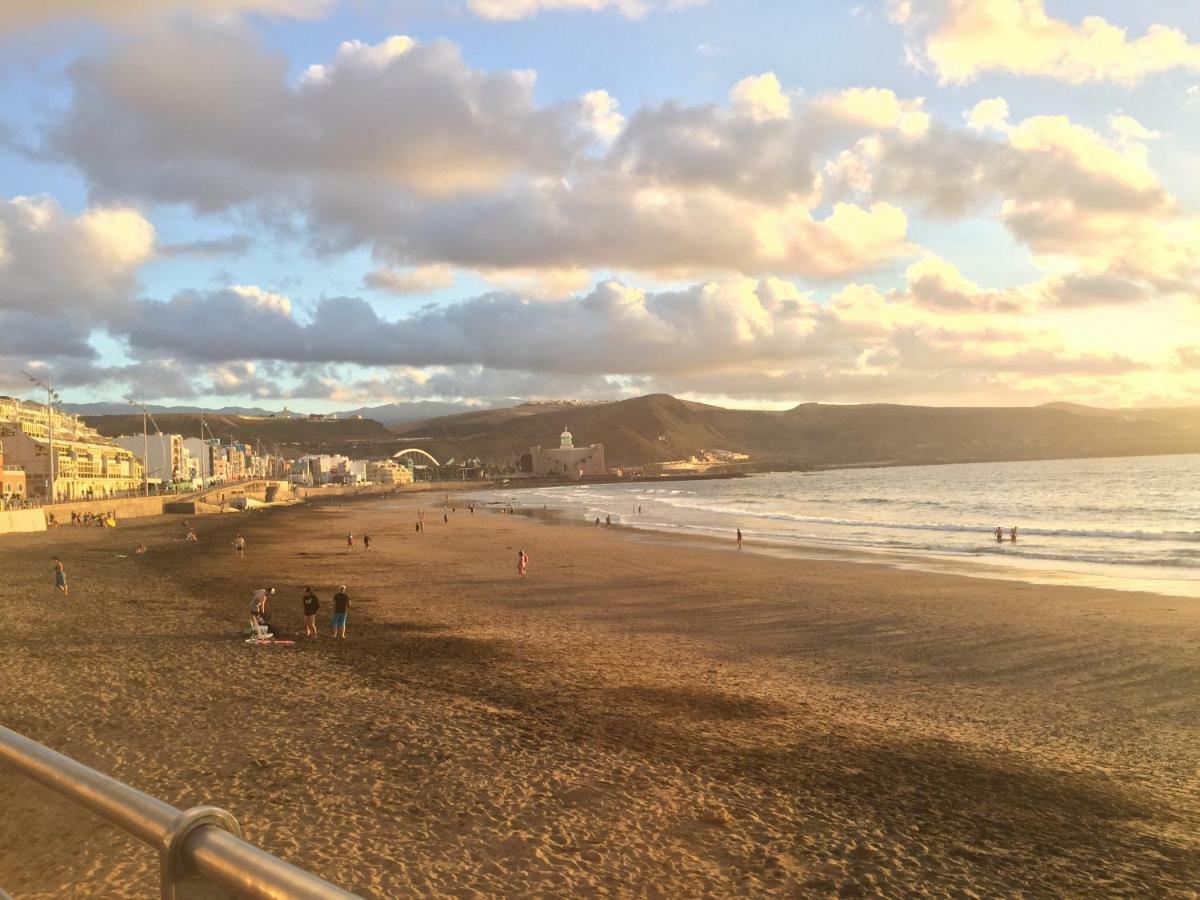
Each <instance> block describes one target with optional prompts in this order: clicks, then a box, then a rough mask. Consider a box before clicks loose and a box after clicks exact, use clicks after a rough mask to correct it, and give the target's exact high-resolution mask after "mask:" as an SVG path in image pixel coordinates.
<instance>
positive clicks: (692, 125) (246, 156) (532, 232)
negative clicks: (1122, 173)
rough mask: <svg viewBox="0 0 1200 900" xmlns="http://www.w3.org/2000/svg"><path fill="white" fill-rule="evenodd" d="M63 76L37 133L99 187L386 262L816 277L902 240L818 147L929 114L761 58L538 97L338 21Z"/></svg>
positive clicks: (530, 78)
mask: <svg viewBox="0 0 1200 900" xmlns="http://www.w3.org/2000/svg"><path fill="white" fill-rule="evenodd" d="M146 71H154V72H155V73H156V77H155V78H153V79H147V78H145V77H144V75H143V73H144V72H146ZM212 72H220V73H222V74H221V77H220V78H219V79H214V78H212V77H211V76H210V74H209V73H212ZM71 80H72V83H73V84H74V99H73V101H72V104H71V106H70V109H69V110H68V111H67V112H66V113H65V114H64V115H63V116H62V117H61V118H60V119H59V120H58V121H57V122H56V124H54V125H53V127H51V128H50V130H49V132H48V134H47V135H46V142H45V143H46V146H45V153H46V154H47V155H49V156H50V157H51V158H54V159H58V160H63V161H69V162H71V163H73V164H75V165H77V166H78V167H79V168H81V169H82V170H83V171H84V173H85V174H86V176H87V177H88V179H89V183H90V184H91V186H92V188H93V190H94V191H95V192H96V194H97V195H98V196H101V197H112V198H122V199H124V198H131V197H132V198H137V199H139V200H143V201H145V202H148V203H161V202H167V203H180V202H181V203H187V204H190V205H191V206H192V207H194V208H195V209H196V210H198V211H201V212H215V211H222V210H238V211H245V212H249V213H252V214H256V215H258V216H260V217H261V218H262V219H263V220H264V221H266V222H268V223H271V222H280V221H282V222H285V223H287V224H288V226H289V227H290V226H292V225H293V224H294V223H295V222H297V221H299V222H302V223H304V226H305V227H306V229H307V232H308V234H309V237H310V239H311V241H312V245H313V247H314V249H316V250H317V251H318V252H320V253H329V254H336V253H342V252H345V251H348V250H351V249H355V248H359V247H367V248H369V249H370V250H371V251H372V252H373V253H374V255H375V257H376V258H377V259H378V260H379V262H380V263H381V264H382V265H383V266H385V267H387V268H393V269H405V268H412V269H417V270H420V269H422V268H424V267H429V266H449V267H456V268H463V269H473V270H476V271H480V272H484V273H488V274H489V275H491V274H495V273H497V272H499V271H501V270H514V271H521V272H527V271H530V270H545V271H549V272H555V271H570V270H578V269H597V268H603V269H608V270H616V271H627V272H644V273H649V274H651V275H654V276H656V277H668V278H679V277H693V276H703V275H708V274H712V273H727V272H739V273H748V274H755V275H761V274H768V273H769V274H780V275H799V276H805V277H810V278H815V279H828V278H835V277H840V276H844V275H847V274H852V273H857V272H862V271H869V270H874V269H879V268H882V267H886V266H887V265H889V264H890V263H891V262H892V261H893V260H894V259H897V258H901V257H903V256H905V255H907V254H909V253H910V252H911V248H910V247H909V245H908V242H907V236H906V232H907V218H906V217H905V215H904V213H903V212H902V211H901V210H900V209H898V208H897V207H895V206H893V205H890V204H888V203H872V204H867V205H863V206H857V205H855V204H850V203H840V204H833V205H825V206H824V207H822V198H821V197H820V191H819V187H820V180H819V176H818V174H817V173H816V171H815V168H814V164H813V157H814V155H815V154H817V153H819V152H822V148H823V147H824V146H826V145H827V144H829V143H830V142H836V141H839V140H842V139H843V137H844V136H847V135H861V134H863V133H865V132H868V131H869V130H870V129H871V128H874V127H877V126H878V127H886V128H890V129H898V130H899V132H900V133H902V134H907V135H912V134H915V133H917V132H918V131H920V129H921V128H923V127H924V124H923V123H924V122H925V114H924V113H923V112H922V111H921V109H920V103H921V101H919V100H917V101H907V100H901V99H900V98H897V97H895V95H894V94H892V93H891V92H890V91H869V90H861V91H859V92H858V93H857V94H854V93H845V94H843V95H840V96H839V97H838V98H833V99H831V100H829V101H828V102H825V101H821V102H818V103H816V104H812V105H809V104H802V105H799V106H797V105H795V104H793V103H792V101H791V100H790V99H789V98H788V96H787V94H786V93H785V92H784V90H783V88H782V86H781V85H780V83H779V81H778V79H777V78H776V77H775V76H774V75H772V74H770V73H767V74H764V75H760V76H755V77H754V78H751V79H747V80H744V81H742V82H740V83H739V84H738V85H737V86H735V88H734V89H733V91H732V96H733V99H732V101H731V103H730V104H729V105H728V106H721V105H717V104H704V105H696V106H685V105H682V104H679V103H674V102H668V103H665V104H663V105H661V106H659V107H648V108H643V109H640V110H636V111H634V112H633V113H632V114H631V115H630V116H628V117H625V116H623V115H622V114H621V113H620V112H618V107H617V103H616V100H615V99H614V98H612V97H611V96H609V95H608V94H606V93H604V92H602V91H592V92H588V93H585V94H584V95H583V96H582V97H580V98H577V99H572V100H566V101H563V102H560V103H556V104H553V105H550V106H540V105H538V104H537V103H536V102H535V99H534V83H535V76H534V74H533V73H531V72H526V71H501V72H483V71H480V70H477V69H473V68H471V67H470V66H468V65H467V64H466V63H465V62H464V60H463V59H462V58H461V56H460V55H459V52H458V50H457V48H456V47H454V46H453V45H451V44H449V43H446V42H442V41H439V42H434V43H431V44H421V43H417V42H415V41H413V40H411V39H409V38H401V37H397V38H392V39H389V40H387V41H384V42H382V43H380V44H375V45H366V44H362V43H360V42H355V41H349V42H345V43H343V44H342V45H341V46H340V47H339V48H338V50H337V52H336V53H335V55H334V57H333V59H332V60H330V61H329V62H328V63H325V64H322V65H317V66H312V67H309V68H308V69H307V70H306V71H305V72H304V74H303V75H302V76H301V77H300V78H299V79H293V80H291V81H289V77H288V66H287V61H286V60H284V59H282V58H280V57H278V56H277V55H275V54H273V53H269V52H267V51H265V50H264V49H263V48H261V47H260V46H259V45H257V44H255V43H253V42H252V41H251V40H250V38H248V37H247V36H246V35H245V34H243V33H240V32H238V33H231V32H228V31H225V30H215V31H214V30H200V31H196V30H194V29H193V30H191V31H188V32H186V33H180V32H172V33H170V34H168V35H167V36H165V37H162V38H159V39H156V40H154V41H153V42H146V43H138V42H135V43H133V44H131V45H128V46H126V47H123V48H122V49H121V50H119V51H117V52H115V53H113V54H112V55H109V56H105V57H100V58H89V59H87V60H84V61H81V62H79V63H77V64H76V65H75V66H74V67H73V69H72V71H71ZM381 109H386V110H388V114H387V115H385V116H383V115H380V114H379V110H381ZM918 125H919V126H920V127H918Z"/></svg>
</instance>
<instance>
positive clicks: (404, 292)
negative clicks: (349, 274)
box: [363, 266, 454, 296]
mask: <svg viewBox="0 0 1200 900" xmlns="http://www.w3.org/2000/svg"><path fill="white" fill-rule="evenodd" d="M363 284H364V285H366V286H367V287H369V288H374V289H375V290H379V291H386V292H387V293H389V294H398V295H400V296H408V295H411V294H428V293H432V292H434V291H439V290H442V289H444V288H448V287H452V286H453V285H454V271H453V270H452V269H451V268H450V267H449V266H420V267H418V268H416V269H407V270H405V271H399V272H398V271H396V270H394V269H376V270H375V271H374V272H368V273H367V274H366V275H365V276H364V277H363Z"/></svg>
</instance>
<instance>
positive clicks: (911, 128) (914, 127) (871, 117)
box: [815, 88, 932, 138]
mask: <svg viewBox="0 0 1200 900" xmlns="http://www.w3.org/2000/svg"><path fill="white" fill-rule="evenodd" d="M815 105H816V106H817V108H818V109H822V110H825V111H826V112H829V113H830V114H832V115H834V116H838V117H840V118H843V119H845V120H846V121H849V122H856V123H858V124H860V125H865V126H867V127H868V128H873V129H876V130H879V131H897V132H899V133H900V134H902V135H904V136H905V137H910V138H917V137H920V136H921V135H923V134H925V133H926V132H927V131H929V126H930V124H931V123H932V119H931V117H930V115H929V113H927V112H926V111H925V110H924V106H925V98H924V97H917V98H916V99H913V100H904V99H901V98H900V97H897V96H896V94H895V92H893V91H891V90H888V89H887V88H847V89H846V90H843V91H839V92H837V93H835V94H829V95H827V96H825V97H820V98H818V99H817V101H816V104H815Z"/></svg>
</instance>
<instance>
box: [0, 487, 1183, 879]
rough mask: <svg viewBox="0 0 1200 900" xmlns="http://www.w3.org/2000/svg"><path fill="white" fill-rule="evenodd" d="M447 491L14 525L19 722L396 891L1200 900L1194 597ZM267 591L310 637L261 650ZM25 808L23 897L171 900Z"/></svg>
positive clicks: (53, 804) (84, 757)
mask: <svg viewBox="0 0 1200 900" xmlns="http://www.w3.org/2000/svg"><path fill="white" fill-rule="evenodd" d="M430 499H431V498H430V497H428V496H427V497H424V498H420V499H419V500H418V499H411V500H373V501H363V502H345V503H340V504H332V503H331V504H325V505H306V506H301V507H294V508H289V509H279V510H271V511H264V512H257V513H252V514H246V515H243V516H232V515H230V516H213V517H209V518H204V519H200V520H194V524H195V525H196V528H197V531H198V534H199V537H200V540H199V542H198V543H188V542H185V541H184V540H182V538H183V533H184V532H183V528H182V524H181V520H180V519H179V518H178V517H165V518H160V519H152V520H141V521H137V522H129V523H122V525H121V527H119V528H118V529H116V530H108V529H70V528H60V529H59V530H58V531H56V532H53V533H50V534H41V535H28V536H20V535H19V536H9V537H5V538H3V539H2V540H0V571H2V572H3V578H2V579H0V685H2V686H3V687H2V689H0V722H2V723H3V724H4V725H6V726H8V727H10V728H13V729H15V730H17V731H19V732H21V733H23V734H26V735H28V736H29V737H31V738H33V739H35V740H38V741H41V742H43V743H45V744H47V745H48V746H50V747H52V748H54V749H56V750H58V751H60V752H63V753H66V754H68V755H70V756H72V757H74V758H76V759H79V760H80V761H82V762H85V763H87V764H88V765H91V766H94V767H95V768H98V769H100V770H101V771H104V772H106V773H108V774H111V775H113V776H115V777H117V778H119V779H121V780H123V781H125V782H127V783H129V784H132V785H134V786H135V787H137V788H139V789H141V790H144V791H146V792H148V793H150V794H153V795H155V796H158V797H161V798H162V799H164V800H167V801H169V802H172V803H174V804H176V805H179V806H187V805H192V804H196V803H213V804H216V805H219V806H223V807H225V808H227V809H229V810H230V811H232V812H233V813H234V814H235V815H236V816H237V817H238V819H239V821H240V822H241V824H242V827H243V830H244V832H245V834H246V836H247V837H248V839H250V840H252V841H254V842H255V843H257V844H259V845H260V846H262V847H264V848H266V849H268V850H271V851H273V852H275V853H278V854H280V855H282V856H284V857H285V858H287V859H288V860H290V861H292V862H294V863H296V864H297V865H300V866H303V867H305V868H308V869H310V870H311V871H314V872H316V873H318V874H320V875H322V876H323V877H325V878H328V879H330V880H332V881H334V882H336V883H338V884H340V885H342V886H343V887H346V888H348V889H350V890H353V891H356V892H358V893H360V894H362V895H363V896H365V897H399V896H412V895H435V896H457V897H474V896H496V895H505V896H529V895H537V896H581V895H582V896H588V895H598V894H617V895H622V896H630V895H632V896H670V897H691V896H702V895H711V896H730V897H742V896H756V895H783V896H815V897H822V896H830V897H833V896H837V897H855V896H872V895H883V896H959V897H971V896H979V897H988V896H1014V895H1023V896H1031V897H1034V896H1036V897H1051V896H1053V897H1061V896H1076V897H1080V896H1088V897H1095V896H1112V897H1130V896H1178V897H1194V896H1196V887H1197V885H1200V791H1198V788H1200V699H1198V693H1200V692H1198V691H1197V686H1198V685H1200V605H1198V604H1196V603H1195V601H1191V600H1185V599H1179V598H1174V597H1163V596H1157V595H1153V594H1136V593H1125V592H1117V591H1102V590H1096V589H1087V588H1067V587H1051V586H1034V585H1029V584H1024V583H1021V582H1015V581H1013V582H1004V581H994V580H986V581H985V580H975V579H970V578H965V577H958V576H953V575H937V574H925V573H919V572H912V571H900V570H895V569H890V568H886V567H882V566H872V565H864V564H858V563H849V562H825V561H811V560H796V559H784V558H777V557H773V556H766V555H759V554H756V553H753V552H751V551H749V550H747V551H743V552H740V553H739V552H737V551H735V550H734V549H733V547H732V542H730V544H729V545H728V546H725V545H717V544H712V545H705V544H698V543H692V544H683V543H679V542H671V541H668V540H664V539H655V540H645V539H639V538H637V537H636V536H633V535H630V534H628V533H623V532H621V531H620V530H619V529H612V530H609V529H604V528H589V527H571V526H565V525H554V524H549V523H546V522H542V521H538V520H535V519H529V518H525V517H522V516H508V515H498V514H494V513H485V512H482V511H481V512H477V513H476V514H475V515H470V514H468V512H467V511H466V509H465V508H463V507H461V506H460V507H459V508H458V510H457V512H455V513H453V514H451V516H450V522H449V523H448V524H446V523H443V521H442V516H441V512H440V510H437V511H434V510H433V509H432V508H431V507H429V506H428V504H429V501H430ZM418 502H422V503H424V504H426V517H425V518H426V522H427V526H426V531H425V533H424V534H418V533H416V532H415V531H414V528H413V522H414V521H415V519H416V506H417V503H418ZM237 531H241V532H242V533H243V534H245V536H246V538H247V550H246V558H245V559H236V558H234V554H233V552H232V550H231V549H230V542H231V541H232V539H233V536H234V534H235V532H237ZM347 531H353V532H354V533H355V535H356V536H361V535H362V534H363V533H369V534H370V535H371V537H372V539H373V542H372V546H371V550H370V552H369V553H364V552H363V551H362V549H361V542H360V543H359V545H358V546H357V547H356V549H355V550H354V551H353V552H350V551H347V549H346V547H345V534H346V532H347ZM141 542H144V543H146V544H147V545H148V547H149V552H148V553H147V554H145V555H144V556H135V555H133V548H134V546H135V545H136V544H138V543H141ZM520 549H524V550H525V551H526V552H527V553H528V554H529V556H530V571H529V575H528V576H527V577H525V578H519V577H518V576H517V573H516V557H517V552H518V550H520ZM54 553H57V554H59V555H60V556H61V557H62V559H63V561H64V563H65V565H66V569H67V573H68V577H69V583H70V587H71V594H70V597H69V598H63V597H61V596H58V595H56V594H54V593H53V591H52V574H51V561H50V557H51V555H52V554H54ZM339 583H345V584H346V585H347V586H348V590H349V593H350V595H351V597H352V600H353V603H352V607H351V611H350V616H349V627H348V639H347V640H345V641H336V640H334V639H333V638H331V637H330V636H329V613H330V612H331V611H332V602H331V597H332V594H333V592H334V590H335V589H336V586H337V585H338V584H339ZM309 584H311V585H312V586H313V587H314V588H315V590H316V592H317V594H318V596H319V597H320V599H321V602H322V610H321V613H320V615H319V617H318V621H319V623H320V626H321V636H320V637H319V638H318V639H315V640H305V639H304V638H303V636H302V635H303V630H304V629H303V625H302V623H301V606H300V597H301V593H302V591H303V589H304V587H305V585H309ZM267 585H272V586H274V587H276V589H277V594H276V596H275V598H274V599H273V600H272V602H271V611H272V614H273V620H274V621H275V622H276V623H278V624H280V625H282V626H283V627H284V628H285V629H286V630H287V632H288V634H287V636H288V637H295V638H296V640H297V644H296V646H294V647H290V648H289V647H252V646H247V645H245V644H244V643H243V642H242V640H241V637H240V634H241V630H242V628H243V626H244V623H245V620H246V618H247V615H246V613H247V611H248V606H249V602H250V596H251V593H252V591H253V590H254V589H255V588H258V587H263V586H267ZM0 808H3V810H4V811H5V814H4V815H3V816H0V887H2V888H4V889H5V890H7V891H9V892H10V893H11V894H12V895H13V896H14V897H17V898H26V897H46V898H50V897H66V896H71V897H106V898H107V897H145V896H154V895H155V892H156V890H157V881H156V879H157V868H156V866H157V861H156V857H155V855H154V854H153V853H152V852H151V851H150V850H149V849H148V848H145V847H143V846H142V845H140V844H138V843H136V842H135V841H133V840H132V839H130V838H127V837H125V836H124V835H122V834H120V833H118V832H117V831H116V830H115V829H113V828H111V827H110V826H108V825H106V824H105V823H103V822H101V821H100V820H98V819H96V818H93V817H91V816H90V815H88V814H86V813H84V812H81V811H79V810H77V809H76V808H75V807H73V806H71V805H70V804H68V803H67V802H65V801H62V800H59V799H58V798H57V797H55V796H54V795H52V794H50V793H49V792H48V791H46V790H44V789H42V788H40V787H37V786H35V785H33V784H32V783H30V782H28V781H26V780H24V779H23V778H21V777H20V776H18V775H15V774H13V773H12V772H9V771H0Z"/></svg>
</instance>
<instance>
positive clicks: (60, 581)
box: [53, 556, 68, 597]
mask: <svg viewBox="0 0 1200 900" xmlns="http://www.w3.org/2000/svg"><path fill="white" fill-rule="evenodd" d="M53 559H54V589H55V590H57V591H62V594H63V596H64V597H66V596H67V595H68V594H67V570H66V569H65V568H63V564H62V560H61V559H59V558H58V557H57V556H55V557H54V558H53Z"/></svg>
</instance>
